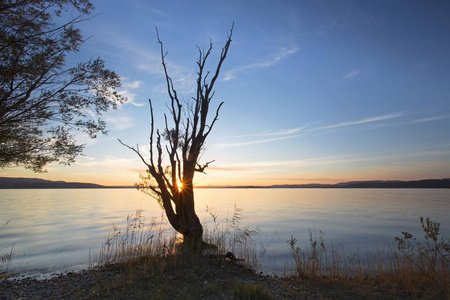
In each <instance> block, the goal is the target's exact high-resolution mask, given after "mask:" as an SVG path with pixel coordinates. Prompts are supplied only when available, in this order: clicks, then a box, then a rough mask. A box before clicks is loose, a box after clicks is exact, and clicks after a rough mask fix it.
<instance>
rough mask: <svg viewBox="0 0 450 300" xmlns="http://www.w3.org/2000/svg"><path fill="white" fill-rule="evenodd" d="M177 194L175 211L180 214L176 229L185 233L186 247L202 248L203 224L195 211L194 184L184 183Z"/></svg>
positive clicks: (184, 243) (192, 248)
mask: <svg viewBox="0 0 450 300" xmlns="http://www.w3.org/2000/svg"><path fill="white" fill-rule="evenodd" d="M175 195H176V199H175V201H174V203H175V212H176V214H177V216H178V220H177V221H178V228H175V229H176V230H177V231H178V232H179V233H181V234H182V235H183V245H184V247H185V248H188V249H191V250H195V249H197V250H200V249H201V248H202V246H203V239H202V238H203V226H202V224H201V222H200V219H199V218H198V216H197V214H196V212H195V205H194V190H193V187H192V184H186V185H184V186H183V187H182V188H180V189H179V190H178V191H177V192H176V193H175ZM169 221H170V220H169ZM171 223H172V222H171Z"/></svg>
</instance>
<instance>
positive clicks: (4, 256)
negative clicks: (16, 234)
mask: <svg viewBox="0 0 450 300" xmlns="http://www.w3.org/2000/svg"><path fill="white" fill-rule="evenodd" d="M9 222H10V221H7V222H6V223H5V224H3V225H2V226H0V230H1V229H3V228H5V227H7V226H8V224H9ZM14 247H15V244H10V245H7V246H4V247H2V248H0V261H1V264H0V273H1V272H3V269H5V270H6V269H7V268H8V263H9V262H10V261H11V259H12V258H13V256H14Z"/></svg>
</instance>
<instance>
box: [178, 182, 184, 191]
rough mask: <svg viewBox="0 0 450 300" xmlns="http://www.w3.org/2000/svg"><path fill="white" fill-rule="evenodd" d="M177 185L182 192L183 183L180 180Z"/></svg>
mask: <svg viewBox="0 0 450 300" xmlns="http://www.w3.org/2000/svg"><path fill="white" fill-rule="evenodd" d="M177 185H178V191H179V192H181V190H182V189H183V183H182V182H181V181H178V183H177Z"/></svg>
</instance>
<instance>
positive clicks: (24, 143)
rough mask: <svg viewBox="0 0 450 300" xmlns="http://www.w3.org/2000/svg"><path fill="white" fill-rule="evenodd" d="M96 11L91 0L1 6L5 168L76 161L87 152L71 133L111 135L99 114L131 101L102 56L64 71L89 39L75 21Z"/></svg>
mask: <svg viewBox="0 0 450 300" xmlns="http://www.w3.org/2000/svg"><path fill="white" fill-rule="evenodd" d="M93 8H94V7H93V5H92V3H91V2H90V1H89V0H46V1H36V0H32V1H0V167H1V168H5V167H10V166H16V165H20V166H24V167H25V168H28V169H32V170H34V171H36V172H41V171H44V167H45V165H47V164H48V163H51V162H60V163H63V164H70V163H71V162H73V161H74V159H75V157H76V156H77V155H78V154H80V153H81V152H82V150H83V145H81V144H77V142H76V140H75V136H74V135H73V134H72V133H71V132H72V130H76V131H83V132H85V133H86V134H88V135H89V136H90V137H91V138H95V137H96V135H97V133H99V132H102V133H106V123H105V122H104V121H103V120H101V119H100V115H101V114H102V112H105V111H107V110H108V109H110V108H115V107H116V106H117V103H121V102H123V101H125V98H124V97H122V96H121V95H120V94H119V93H118V92H117V91H116V89H117V88H118V87H120V78H119V76H118V75H117V74H116V73H115V72H113V71H110V70H108V69H106V68H105V65H104V62H103V60H101V59H100V58H97V59H91V60H90V61H87V62H83V63H79V64H77V65H76V66H74V67H71V68H69V67H66V56H67V54H69V53H76V52H78V50H79V48H80V46H81V45H82V44H83V43H84V41H85V39H84V38H83V36H82V35H81V32H80V29H79V28H77V24H79V23H80V22H83V21H85V20H87V19H88V16H89V14H91V12H92V10H93ZM73 13H78V16H75V17H73V16H72V14H73ZM67 18H69V19H68V21H67Z"/></svg>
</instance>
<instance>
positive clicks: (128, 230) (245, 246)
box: [91, 207, 259, 267]
mask: <svg viewBox="0 0 450 300" xmlns="http://www.w3.org/2000/svg"><path fill="white" fill-rule="evenodd" d="M240 212H241V210H240V209H239V208H237V207H235V209H234V212H233V215H232V217H231V218H225V219H224V220H219V218H218V215H217V214H214V213H213V212H211V211H210V210H209V209H207V214H209V217H210V218H211V220H212V222H210V223H212V224H213V225H212V229H210V228H209V227H208V226H207V224H206V223H207V222H206V220H205V221H204V240H205V242H207V243H209V244H213V245H215V246H217V249H216V250H213V251H212V252H214V254H225V253H226V252H232V253H233V254H234V255H235V256H236V257H238V258H239V259H240V260H242V261H244V262H245V263H246V264H248V265H256V264H257V254H256V252H255V251H254V250H253V249H254V247H253V246H252V245H253V244H254V243H255V239H256V238H257V237H258V235H259V230H258V228H251V227H250V226H248V225H247V226H242V225H241V214H240ZM142 213H143V211H142V210H136V212H135V213H134V214H131V215H128V216H127V221H126V225H125V227H124V228H119V227H117V226H113V229H112V231H111V232H110V233H109V235H108V236H107V237H106V241H105V242H104V243H103V244H102V247H101V250H100V252H99V255H98V258H97V259H96V260H95V261H94V262H93V263H91V267H93V266H105V265H110V264H115V263H123V262H127V261H133V260H135V259H138V258H142V257H168V256H170V255H175V254H176V253H177V252H179V251H178V249H179V245H180V243H181V242H182V237H181V236H180V235H179V234H178V233H176V232H175V231H174V230H173V229H172V228H171V227H170V225H169V224H168V221H167V220H166V218H165V217H164V215H163V214H162V215H161V216H160V217H159V218H151V219H150V221H149V222H148V221H146V220H145V218H144V217H143V214H142ZM209 252H211V251H209ZM207 254H212V253H207Z"/></svg>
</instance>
